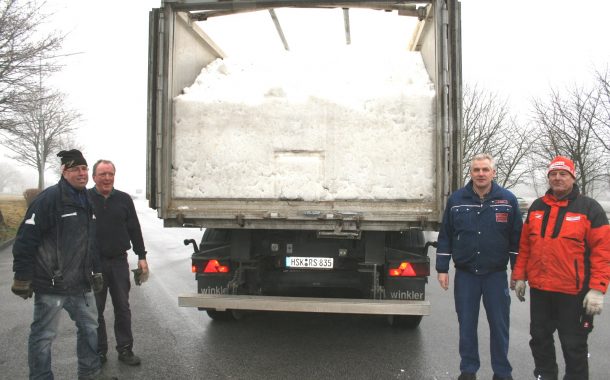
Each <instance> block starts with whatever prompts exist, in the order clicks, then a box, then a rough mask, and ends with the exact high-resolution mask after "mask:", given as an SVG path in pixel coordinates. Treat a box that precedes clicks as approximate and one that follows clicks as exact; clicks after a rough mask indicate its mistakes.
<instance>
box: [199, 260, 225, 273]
mask: <svg viewBox="0 0 610 380" xmlns="http://www.w3.org/2000/svg"><path fill="white" fill-rule="evenodd" d="M203 273H229V266H228V265H220V263H219V262H218V260H210V261H208V263H207V265H206V266H205V269H204V270H203Z"/></svg>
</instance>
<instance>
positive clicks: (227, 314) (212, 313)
mask: <svg viewBox="0 0 610 380" xmlns="http://www.w3.org/2000/svg"><path fill="white" fill-rule="evenodd" d="M205 312H206V313H208V317H210V318H211V319H212V320H214V321H222V322H227V321H235V320H236V319H237V318H235V315H233V312H232V311H231V310H227V311H218V310H206V311H205Z"/></svg>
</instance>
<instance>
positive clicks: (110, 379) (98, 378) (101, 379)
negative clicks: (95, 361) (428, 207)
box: [78, 372, 119, 380]
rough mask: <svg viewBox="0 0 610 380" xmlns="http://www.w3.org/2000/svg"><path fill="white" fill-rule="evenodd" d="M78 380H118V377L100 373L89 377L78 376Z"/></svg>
mask: <svg viewBox="0 0 610 380" xmlns="http://www.w3.org/2000/svg"><path fill="white" fill-rule="evenodd" d="M78 380H119V379H118V377H114V376H106V375H102V374H101V372H100V373H97V374H95V375H90V376H79V377H78Z"/></svg>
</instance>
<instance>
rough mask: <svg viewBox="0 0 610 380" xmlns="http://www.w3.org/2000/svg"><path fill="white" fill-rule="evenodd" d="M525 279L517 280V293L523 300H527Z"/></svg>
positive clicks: (520, 299)
mask: <svg viewBox="0 0 610 380" xmlns="http://www.w3.org/2000/svg"><path fill="white" fill-rule="evenodd" d="M525 287H526V286H525V281H524V280H517V281H515V294H516V295H517V298H519V301H521V302H523V301H525Z"/></svg>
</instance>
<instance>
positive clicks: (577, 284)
mask: <svg viewBox="0 0 610 380" xmlns="http://www.w3.org/2000/svg"><path fill="white" fill-rule="evenodd" d="M574 269H575V270H576V289H580V276H579V275H578V261H577V260H576V259H574Z"/></svg>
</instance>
